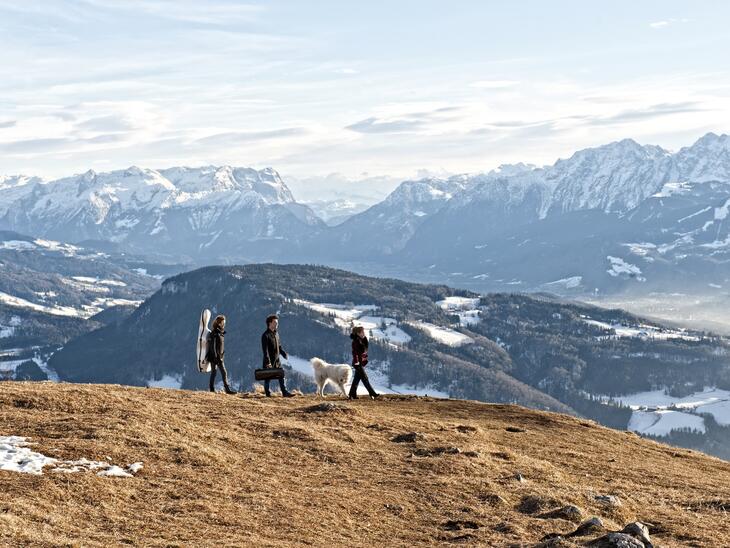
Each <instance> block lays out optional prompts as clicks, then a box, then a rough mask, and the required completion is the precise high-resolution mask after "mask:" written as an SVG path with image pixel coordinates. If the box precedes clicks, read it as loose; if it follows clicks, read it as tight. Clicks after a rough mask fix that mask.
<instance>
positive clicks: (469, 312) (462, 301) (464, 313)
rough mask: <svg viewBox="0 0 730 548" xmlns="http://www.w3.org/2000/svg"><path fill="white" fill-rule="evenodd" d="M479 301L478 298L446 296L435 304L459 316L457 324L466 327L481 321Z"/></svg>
mask: <svg viewBox="0 0 730 548" xmlns="http://www.w3.org/2000/svg"><path fill="white" fill-rule="evenodd" d="M480 301H481V299H480V298H469V297H446V298H445V299H444V300H442V301H437V302H436V304H437V305H438V306H439V307H441V309H442V310H445V311H446V312H448V313H450V314H456V315H457V316H459V324H460V325H462V326H463V327H468V326H470V325H474V324H477V323H479V322H480V321H481V318H480V317H479V302H480Z"/></svg>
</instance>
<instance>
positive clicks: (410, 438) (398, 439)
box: [390, 432, 426, 443]
mask: <svg viewBox="0 0 730 548" xmlns="http://www.w3.org/2000/svg"><path fill="white" fill-rule="evenodd" d="M425 439H426V436H424V435H423V434H421V433H419V432H407V433H406V434H398V435H397V436H395V437H392V438H390V441H392V442H395V443H415V442H417V441H423V440H425Z"/></svg>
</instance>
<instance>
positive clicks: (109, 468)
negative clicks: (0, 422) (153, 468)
mask: <svg viewBox="0 0 730 548" xmlns="http://www.w3.org/2000/svg"><path fill="white" fill-rule="evenodd" d="M47 466H48V467H52V468H50V470H51V472H55V473H76V472H88V471H92V472H94V471H97V470H100V471H99V472H97V475H98V476H116V477H125V478H131V477H133V475H134V474H136V473H137V472H139V471H140V470H142V463H141V462H135V463H134V464H130V465H129V466H127V468H126V470H125V469H122V468H120V467H119V466H116V465H112V464H109V463H108V462H103V461H93V460H88V459H79V460H59V459H54V458H51V457H47V456H45V455H43V454H42V453H36V452H35V451H33V450H31V449H30V443H29V442H28V440H27V438H24V437H21V436H0V470H6V471H9V472H20V473H23V474H34V475H41V474H43V469H44V468H45V467H47Z"/></svg>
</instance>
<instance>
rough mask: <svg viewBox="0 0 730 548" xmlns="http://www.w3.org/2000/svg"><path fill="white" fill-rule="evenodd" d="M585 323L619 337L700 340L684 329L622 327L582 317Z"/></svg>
mask: <svg viewBox="0 0 730 548" xmlns="http://www.w3.org/2000/svg"><path fill="white" fill-rule="evenodd" d="M582 318H583V321H584V322H586V323H588V324H591V325H595V326H597V327H600V328H602V329H605V330H606V331H608V330H611V329H613V330H614V331H615V332H616V336H618V337H640V338H646V339H656V340H667V339H684V340H686V341H699V340H700V338H699V337H697V336H694V335H688V334H687V332H686V330H684V329H660V328H658V327H656V326H653V325H646V324H641V325H630V326H627V325H622V324H619V323H606V322H600V321H597V320H592V319H590V318H588V317H587V316H582Z"/></svg>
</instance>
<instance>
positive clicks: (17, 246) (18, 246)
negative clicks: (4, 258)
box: [0, 240, 36, 251]
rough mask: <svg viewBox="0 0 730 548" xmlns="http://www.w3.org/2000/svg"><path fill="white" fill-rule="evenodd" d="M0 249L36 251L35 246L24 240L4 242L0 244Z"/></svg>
mask: <svg viewBox="0 0 730 548" xmlns="http://www.w3.org/2000/svg"><path fill="white" fill-rule="evenodd" d="M0 249H7V250H11V251H29V250H32V249H36V245H35V244H34V243H33V242H26V241H25V240H5V241H4V242H0Z"/></svg>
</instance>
